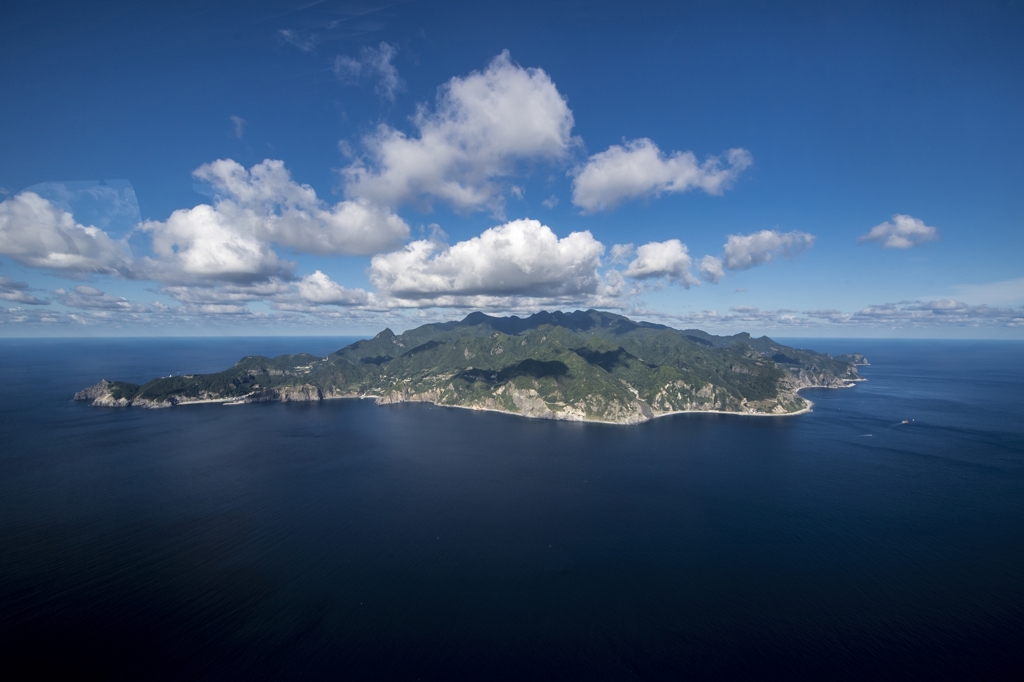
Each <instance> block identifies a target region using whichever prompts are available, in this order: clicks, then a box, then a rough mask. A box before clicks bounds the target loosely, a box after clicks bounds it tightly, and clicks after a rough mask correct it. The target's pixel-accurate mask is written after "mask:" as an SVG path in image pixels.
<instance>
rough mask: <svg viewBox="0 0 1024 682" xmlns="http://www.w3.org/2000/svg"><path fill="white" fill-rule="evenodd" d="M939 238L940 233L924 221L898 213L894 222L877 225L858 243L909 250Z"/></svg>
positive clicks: (861, 237) (893, 218)
mask: <svg viewBox="0 0 1024 682" xmlns="http://www.w3.org/2000/svg"><path fill="white" fill-rule="evenodd" d="M938 238H939V231H938V230H937V229H936V228H934V227H931V226H930V225H925V224H924V221H923V220H920V219H918V218H914V217H913V216H909V215H903V214H900V213H897V214H896V215H894V216H893V217H892V220H890V221H887V222H884V223H882V224H881V225H875V226H874V227H873V228H871V231H870V232H868V233H867V234H865V235H862V236H860V237H858V238H857V241H858V242H881V243H882V246H883V247H884V248H886V249H909V248H910V247H912V246H920V245H921V244H924V243H925V242H929V241H934V240H936V239H938Z"/></svg>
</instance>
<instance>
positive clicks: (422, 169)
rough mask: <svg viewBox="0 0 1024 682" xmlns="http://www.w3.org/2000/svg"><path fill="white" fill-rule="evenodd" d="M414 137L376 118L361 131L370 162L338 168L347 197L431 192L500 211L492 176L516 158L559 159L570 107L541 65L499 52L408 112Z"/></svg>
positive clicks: (394, 201) (465, 205)
mask: <svg viewBox="0 0 1024 682" xmlns="http://www.w3.org/2000/svg"><path fill="white" fill-rule="evenodd" d="M413 124H414V125H415V126H416V128H417V131H418V135H417V136H415V137H410V136H407V135H406V134H404V133H402V132H400V131H398V130H395V129H394V128H391V127H389V126H387V125H381V126H380V127H378V129H377V130H376V132H374V133H373V134H371V135H369V136H368V137H366V138H365V139H364V142H365V144H366V147H367V149H368V153H369V163H367V162H366V161H365V160H359V161H356V162H354V163H353V164H351V165H350V166H348V167H347V168H345V169H344V170H343V171H342V172H343V175H344V177H345V180H346V188H345V191H346V194H347V195H348V196H349V197H357V198H363V199H367V200H369V201H372V202H374V203H377V204H383V205H388V206H397V205H399V204H402V203H409V202H416V201H420V200H424V199H426V200H429V198H431V197H434V198H438V199H441V200H443V201H445V202H448V203H449V204H451V205H452V206H453V207H455V208H456V209H457V210H464V211H471V210H480V209H484V208H488V209H491V210H493V211H495V212H496V213H500V212H501V210H502V207H503V206H504V197H503V196H502V194H501V192H502V190H501V187H500V186H499V185H498V184H497V183H496V182H495V180H496V179H498V178H502V177H507V176H509V175H511V174H512V173H513V172H514V170H515V164H516V162H517V161H521V160H530V159H537V160H559V159H563V158H565V157H566V155H567V154H568V151H569V148H570V146H571V144H572V139H571V137H570V131H571V130H572V126H573V117H572V112H571V111H570V110H569V106H568V105H567V104H566V101H565V98H564V97H562V95H561V94H560V93H559V92H558V89H557V88H556V87H555V84H554V83H553V82H552V81H551V78H550V77H549V76H548V75H547V74H546V73H545V72H544V71H542V70H541V69H524V68H522V67H520V66H518V65H516V64H513V63H512V60H511V58H510V57H509V54H508V52H507V51H506V52H503V53H501V54H500V55H498V56H497V57H495V58H494V60H493V61H492V62H491V63H490V65H489V66H488V67H487V69H486V70H484V71H483V72H482V73H481V72H474V73H471V74H469V75H468V76H466V77H464V78H453V79H451V80H450V81H449V82H448V83H446V84H445V85H444V86H442V87H441V88H440V91H439V93H438V97H437V104H436V107H435V108H434V109H433V110H431V109H429V108H427V107H426V106H421V107H419V109H418V110H417V113H416V115H415V116H414V117H413Z"/></svg>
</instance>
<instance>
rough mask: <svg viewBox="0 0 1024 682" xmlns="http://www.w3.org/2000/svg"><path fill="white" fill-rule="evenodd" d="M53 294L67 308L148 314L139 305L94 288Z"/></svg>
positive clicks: (61, 291)
mask: <svg viewBox="0 0 1024 682" xmlns="http://www.w3.org/2000/svg"><path fill="white" fill-rule="evenodd" d="M53 293H54V294H55V295H56V296H57V300H58V301H60V303H61V304H62V305H65V306H67V307H68V308H80V309H82V310H110V311H117V312H123V313H147V312H149V308H148V307H147V306H144V305H142V304H141V303H134V302H132V301H129V300H128V299H126V298H123V297H120V296H111V295H110V294H105V293H103V292H102V291H100V290H99V289H97V288H96V287H90V286H85V285H82V286H77V287H75V288H74V289H72V290H70V291H67V290H65V289H57V290H56V291H54V292H53Z"/></svg>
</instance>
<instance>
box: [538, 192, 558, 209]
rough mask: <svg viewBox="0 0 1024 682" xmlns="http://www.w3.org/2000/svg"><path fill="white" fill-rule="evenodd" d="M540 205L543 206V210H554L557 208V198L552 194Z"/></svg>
mask: <svg viewBox="0 0 1024 682" xmlns="http://www.w3.org/2000/svg"><path fill="white" fill-rule="evenodd" d="M540 203H541V205H542V206H544V208H554V207H555V206H558V197H556V196H555V195H554V194H552V195H551V196H549V197H548V198H547V199H545V200H544V201H542V202H540Z"/></svg>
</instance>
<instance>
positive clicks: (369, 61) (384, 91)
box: [300, 43, 403, 102]
mask: <svg viewBox="0 0 1024 682" xmlns="http://www.w3.org/2000/svg"><path fill="white" fill-rule="evenodd" d="M300 49H301V48H300ZM397 53H398V50H397V49H395V47H394V46H393V45H389V44H388V43H381V44H380V47H378V48H372V47H364V48H363V49H362V50H361V51H360V53H359V59H353V58H352V57H346V56H344V55H338V56H337V57H335V58H334V74H335V75H336V76H337V77H338V78H339V79H340V80H341V81H342V82H343V83H345V84H346V85H355V84H357V83H358V82H359V81H360V80H362V79H363V78H376V79H377V86H376V91H377V94H378V95H380V96H381V97H383V98H384V99H387V100H390V101H392V102H393V101H395V94H396V93H397V92H398V91H399V90H401V89H402V86H403V83H402V79H401V78H399V77H398V69H397V68H396V67H395V65H394V64H392V60H393V59H394V58H395V55H396V54H397Z"/></svg>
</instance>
